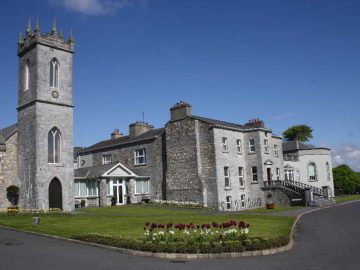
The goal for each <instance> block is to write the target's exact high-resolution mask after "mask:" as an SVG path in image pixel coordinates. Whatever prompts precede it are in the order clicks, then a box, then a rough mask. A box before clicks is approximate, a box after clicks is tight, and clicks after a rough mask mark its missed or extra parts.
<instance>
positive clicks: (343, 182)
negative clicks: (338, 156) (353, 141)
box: [333, 164, 360, 194]
mask: <svg viewBox="0 0 360 270" xmlns="http://www.w3.org/2000/svg"><path fill="white" fill-rule="evenodd" d="M333 175H334V186H335V193H336V194H352V193H355V192H357V191H358V190H359V188H360V175H359V173H357V172H354V171H353V170H352V169H350V168H349V166H347V165H345V164H343V165H339V166H337V167H335V168H333Z"/></svg>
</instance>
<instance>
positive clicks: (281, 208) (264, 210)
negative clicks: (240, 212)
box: [245, 206, 305, 213]
mask: <svg viewBox="0 0 360 270" xmlns="http://www.w3.org/2000/svg"><path fill="white" fill-rule="evenodd" d="M304 207H305V206H275V208H274V209H267V208H266V207H264V208H257V209H249V210H246V211H245V213H246V212H248V213H273V212H285V211H291V210H296V209H300V208H304Z"/></svg>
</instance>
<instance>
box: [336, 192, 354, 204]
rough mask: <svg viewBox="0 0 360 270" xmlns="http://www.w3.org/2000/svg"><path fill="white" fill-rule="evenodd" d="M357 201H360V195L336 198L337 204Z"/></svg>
mask: <svg viewBox="0 0 360 270" xmlns="http://www.w3.org/2000/svg"><path fill="white" fill-rule="evenodd" d="M355 200H360V194H355V195H349V196H344V197H338V198H335V201H336V202H337V203H342V202H349V201H355Z"/></svg>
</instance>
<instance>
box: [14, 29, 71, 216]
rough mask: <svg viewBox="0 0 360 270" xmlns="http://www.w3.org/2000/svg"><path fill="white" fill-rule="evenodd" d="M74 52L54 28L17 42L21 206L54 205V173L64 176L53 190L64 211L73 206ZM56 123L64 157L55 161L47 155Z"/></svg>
mask: <svg viewBox="0 0 360 270" xmlns="http://www.w3.org/2000/svg"><path fill="white" fill-rule="evenodd" d="M72 54H73V43H72V41H69V42H67V41H65V40H64V38H63V37H61V36H59V35H57V33H56V29H53V31H52V33H50V34H46V35H43V34H41V33H40V32H39V31H36V32H31V31H29V32H28V33H27V36H26V38H25V39H24V41H20V42H19V48H18V56H19V90H18V94H19V102H18V153H19V161H18V162H19V170H18V171H19V183H20V207H22V208H35V209H47V208H49V207H51V203H50V201H51V200H52V198H51V196H52V195H51V193H50V191H49V190H50V183H51V182H52V181H53V180H54V179H57V180H56V181H58V182H60V189H59V190H57V191H56V192H55V193H54V197H57V198H58V201H59V203H58V204H57V205H58V207H60V208H62V209H63V210H66V211H71V210H72V209H73V208H74V203H73V201H74V200H73V178H74V169H73V168H74V166H73V163H74V162H73V104H72ZM53 59H56V60H57V61H58V63H59V65H58V71H57V75H58V85H57V86H50V81H49V80H50V63H51V61H52V60H53ZM26 66H27V67H26ZM26 69H28V73H29V74H28V75H26ZM26 80H28V81H29V83H28V89H27V88H26V85H27V83H26V82H25V81H26ZM52 128H56V129H57V130H58V131H59V132H60V134H61V143H60V147H61V149H60V150H59V151H60V154H61V155H60V156H61V158H60V161H59V162H55V163H50V162H49V161H48V152H49V151H48V136H49V132H50V130H51V129H52ZM56 193H57V194H56ZM59 193H61V194H59Z"/></svg>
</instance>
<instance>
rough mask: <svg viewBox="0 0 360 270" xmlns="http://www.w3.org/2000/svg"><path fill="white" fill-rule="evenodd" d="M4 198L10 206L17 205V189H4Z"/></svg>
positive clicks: (16, 187) (10, 187) (12, 186)
mask: <svg viewBox="0 0 360 270" xmlns="http://www.w3.org/2000/svg"><path fill="white" fill-rule="evenodd" d="M6 197H7V199H8V200H9V201H10V202H11V205H14V206H16V205H18V203H19V187H18V186H15V185H10V186H8V187H7V188H6Z"/></svg>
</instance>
